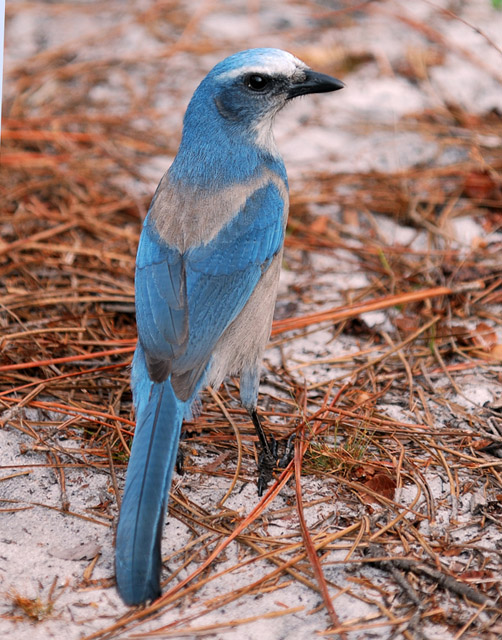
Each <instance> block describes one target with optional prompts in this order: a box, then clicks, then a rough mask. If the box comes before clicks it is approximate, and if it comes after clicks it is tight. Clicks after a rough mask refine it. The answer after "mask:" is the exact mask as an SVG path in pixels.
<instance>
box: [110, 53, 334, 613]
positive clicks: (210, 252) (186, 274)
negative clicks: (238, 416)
mask: <svg viewBox="0 0 502 640" xmlns="http://www.w3.org/2000/svg"><path fill="white" fill-rule="evenodd" d="M342 87H343V84H342V83H341V82H340V81H339V80H336V79H335V78H331V77H330V76H327V75H324V74H320V73H316V72H314V71H312V70H311V69H310V68H309V67H308V66H307V65H306V64H304V63H303V62H301V61H300V60H298V59H297V58H295V57H294V56H293V55H291V54H289V53H286V52H285V51H281V50H278V49H250V50H248V51H241V52H240V53H237V54H235V55H232V56H230V57H229V58H226V59H225V60H223V62H220V63H219V64H217V65H216V66H215V67H214V69H213V70H212V71H210V73H209V74H208V75H207V76H206V78H205V79H204V80H203V81H202V82H201V84H200V85H199V87H198V88H197V90H196V91H195V93H194V95H193V97H192V99H191V101H190V104H189V105H188V108H187V111H186V114H185V118H184V124H183V134H182V140H181V144H180V147H179V151H178V154H177V155H176V158H175V159H174V161H173V163H172V165H171V167H170V169H169V170H168V172H167V173H166V174H165V175H164V177H163V178H162V180H161V181H160V184H159V186H158V188H157V191H156V193H155V195H154V198H153V200H152V204H151V206H150V209H149V212H148V215H147V217H146V219H145V222H144V225H143V231H142V234H141V238H140V242H139V247H138V254H137V260H136V321H137V325H138V346H137V348H136V352H135V354H134V359H133V364H132V390H133V398H134V405H135V410H136V431H135V434H134V441H133V445H132V450H131V457H130V460H129V467H128V470H127V478H126V485H125V491H124V496H123V500H122V507H121V511H120V518H119V524H118V528H117V539H116V562H115V567H116V577H117V585H118V590H119V593H120V595H121V597H122V599H123V600H124V601H125V602H126V603H127V604H130V605H133V604H140V603H143V602H146V601H147V600H149V599H153V598H156V597H158V596H159V595H160V571H161V565H162V560H161V538H162V529H163V524H164V518H165V511H166V506H167V498H168V493H169V487H170V485H171V476H172V472H173V467H174V464H175V461H176V455H177V450H178V441H179V437H180V431H181V424H182V421H183V418H184V417H186V416H189V415H190V408H191V406H192V404H193V402H194V400H195V399H196V397H197V394H198V392H199V390H200V389H201V387H202V386H203V385H207V384H211V385H213V386H215V387H217V386H219V384H220V383H221V382H222V380H223V378H224V377H225V376H226V375H229V374H233V375H236V374H239V375H240V396H241V401H242V405H243V406H244V407H245V408H246V409H247V411H248V412H249V414H250V415H251V417H252V420H253V423H254V425H255V427H256V429H257V431H258V435H259V440H260V445H261V449H262V454H261V456H262V458H261V459H262V470H261V471H262V473H261V476H262V477H260V481H259V489H260V490H262V489H263V488H264V486H266V484H267V482H268V480H269V479H270V473H269V471H270V469H271V467H272V466H273V463H274V460H273V457H274V456H273V453H272V450H271V449H272V448H271V446H270V443H269V442H268V440H267V438H266V437H265V434H264V433H263V430H262V429H261V426H260V422H259V419H258V415H257V413H256V403H257V397H258V385H259V380H260V366H261V360H262V354H263V350H264V348H265V345H266V343H267V340H268V338H269V334H270V328H271V324H272V316H273V312H274V305H275V299H276V294H277V284H278V280H279V270H280V264H281V257H282V249H283V243H284V231H285V226H286V221H287V215H288V183H287V177H286V170H285V168H284V164H283V161H282V159H281V157H280V155H279V152H278V150H277V148H276V146H275V142H274V138H273V135H272V122H273V119H274V116H275V114H276V113H277V112H278V111H279V110H280V109H282V107H284V105H285V104H286V103H287V102H288V100H291V99H292V98H295V97H297V96H301V95H305V94H309V93H322V92H327V91H336V90H337V89H341V88H342Z"/></svg>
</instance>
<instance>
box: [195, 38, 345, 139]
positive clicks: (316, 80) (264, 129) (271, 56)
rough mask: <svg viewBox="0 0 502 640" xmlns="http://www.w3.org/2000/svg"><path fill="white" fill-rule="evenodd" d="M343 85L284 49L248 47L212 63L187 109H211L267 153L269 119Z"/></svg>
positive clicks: (233, 128) (270, 121) (270, 137)
mask: <svg viewBox="0 0 502 640" xmlns="http://www.w3.org/2000/svg"><path fill="white" fill-rule="evenodd" d="M343 86H344V85H343V83H342V82H341V81H340V80H337V79H336V78H332V77H331V76H328V75H325V74H323V73H317V72H316V71H313V70H312V69H310V68H309V67H308V66H307V65H306V64H305V63H304V62H302V61H301V60H299V59H298V58H296V57H295V56H293V55H292V54H291V53H288V52H286V51H282V50H280V49H248V50H246V51H240V52H239V53H236V54H234V55H232V56H230V57H228V58H226V59H225V60H223V61H222V62H220V63H219V64H217V65H216V66H215V67H214V68H213V69H212V71H210V72H209V74H208V75H207V76H206V78H205V79H204V80H203V81H202V83H201V84H200V86H199V88H198V89H197V91H196V92H195V94H194V97H193V99H192V103H194V104H192V105H191V106H192V107H202V108H203V107H204V106H205V107H206V109H207V108H208V107H209V106H210V107H213V105H214V106H215V107H216V109H217V111H218V114H219V116H220V117H221V118H222V119H223V121H224V122H225V123H227V124H228V125H229V126H230V127H231V129H232V130H233V131H234V132H235V131H236V130H240V131H241V132H242V133H244V134H246V135H247V136H249V137H251V138H252V139H253V141H254V142H255V143H257V144H258V145H259V146H261V147H263V148H264V149H267V148H268V149H269V150H270V151H271V150H272V147H273V138H272V135H271V125H272V122H273V118H274V116H275V114H276V113H277V112H278V111H280V109H282V108H283V107H284V106H285V104H286V103H287V102H288V101H289V100H291V99H292V98H296V97H297V96H301V95H306V94H309V93H324V92H327V91H336V90H337V89H341V88H342V87H343ZM207 101H209V102H212V104H211V105H208V103H207ZM197 110H199V109H197Z"/></svg>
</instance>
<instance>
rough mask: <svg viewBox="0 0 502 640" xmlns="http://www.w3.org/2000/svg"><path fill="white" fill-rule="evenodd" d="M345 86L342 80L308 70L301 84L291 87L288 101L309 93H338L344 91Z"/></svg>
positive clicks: (297, 83)
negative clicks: (340, 90) (339, 90)
mask: <svg viewBox="0 0 502 640" xmlns="http://www.w3.org/2000/svg"><path fill="white" fill-rule="evenodd" d="M344 86H345V85H344V84H343V82H342V81H341V80H337V79H336V78H332V77H331V76H328V75H326V74H325V73H318V72H317V71H312V69H307V70H306V71H305V77H304V79H303V80H301V81H300V82H295V83H294V84H292V85H291V87H290V88H289V91H288V100H291V98H296V97H297V96H304V95H306V94H307V93H326V92H327V91H338V89H343V88H344Z"/></svg>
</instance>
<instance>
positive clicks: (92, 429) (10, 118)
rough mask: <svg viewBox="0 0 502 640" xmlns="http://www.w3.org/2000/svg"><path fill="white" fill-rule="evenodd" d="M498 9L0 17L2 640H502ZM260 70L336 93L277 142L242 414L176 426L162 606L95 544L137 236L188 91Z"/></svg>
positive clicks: (121, 9) (119, 415) (242, 7)
mask: <svg viewBox="0 0 502 640" xmlns="http://www.w3.org/2000/svg"><path fill="white" fill-rule="evenodd" d="M494 5H496V2H493V3H491V2H489V0H472V1H470V2H460V1H457V0H452V1H451V2H443V1H438V2H435V3H432V2H428V1H427V0H417V1H416V2H413V3H404V2H398V1H397V0H395V1H393V0H384V1H382V2H361V3H358V4H357V6H356V4H355V3H351V2H348V1H347V2H337V3H332V2H325V3H318V4H317V3H313V2H295V1H294V0H278V2H275V3H260V2H258V1H244V0H238V1H237V2H232V3H230V2H224V1H223V0H221V1H218V0H211V1H205V2H194V1H190V0H186V1H184V2H183V1H179V0H140V1H134V2H133V1H132V0H130V1H127V2H126V1H123V2H113V1H112V2H109V3H98V2H91V1H87V2H86V1H83V2H78V3H75V2H38V3H32V2H23V1H14V0H13V1H12V2H9V3H8V6H7V19H6V62H5V82H4V102H3V116H4V121H3V128H2V185H1V188H2V207H1V214H0V215H1V218H0V232H1V240H0V274H1V278H0V349H1V352H0V353H1V358H0V410H1V413H0V511H1V514H0V517H1V527H0V636H2V637H9V638H11V639H13V640H18V639H23V640H24V639H25V638H30V640H39V639H40V640H45V639H49V638H55V639H59V638H64V639H65V640H76V639H77V638H79V639H82V638H85V639H86V640H91V639H93V640H98V639H100V640H106V639H109V638H153V637H156V638H159V637H161V638H195V637H197V638H199V637H209V638H217V639H218V640H220V639H221V640H227V639H228V640H235V639H237V638H238V639H239V640H264V639H268V638H271V639H273V640H281V639H285V638H288V639H294V640H310V639H311V638H313V637H327V638H331V637H333V638H341V639H342V640H365V639H370V638H379V639H381V638H392V639H396V640H401V639H406V640H459V639H465V640H467V639H470V640H479V639H480V638H483V639H485V638H486V639H487V640H496V639H497V638H499V639H500V638H501V637H502V601H501V595H502V586H501V576H502V90H501V82H502V50H501V48H502V11H501V10H497V9H496V8H494ZM255 46H272V47H278V48H283V49H287V50H289V51H291V52H292V53H294V54H295V55H297V56H298V57H300V58H302V59H303V60H304V61H305V62H307V63H308V64H310V65H311V66H312V67H313V68H315V69H317V70H319V71H323V72H325V73H329V74H331V75H334V76H336V77H338V78H340V79H342V80H343V81H344V82H345V83H346V88H345V89H344V90H343V91H339V92H336V93H335V94H327V95H322V96H312V97H309V98H308V99H302V100H298V101H296V102H295V103H294V104H292V105H291V106H290V107H289V108H288V109H286V110H285V111H284V112H283V113H281V114H280V115H279V116H278V118H277V123H276V137H277V142H278V146H279V148H280V150H281V152H282V153H283V155H284V159H285V163H286V166H287V169H288V173H289V179H290V187H291V208H290V218H289V228H288V234H287V239H286V251H285V256H284V265H283V272H282V276H281V285H280V292H279V298H278V302H277V309H276V316H275V322H274V328H273V334H272V338H271V342H270V345H269V348H268V349H267V351H266V354H265V359H264V372H263V380H262V385H261V390H260V401H259V402H260V409H261V414H262V415H263V417H264V424H265V427H266V429H267V431H268V432H269V433H271V434H274V436H275V437H276V438H277V439H278V440H280V441H281V442H282V441H285V440H286V439H287V438H288V437H289V436H290V435H291V434H293V433H296V439H295V446H294V459H293V461H292V462H291V464H290V465H289V467H288V468H287V469H286V470H284V471H283V472H281V471H278V472H277V474H276V482H275V483H272V484H271V485H270V487H269V489H268V491H267V492H266V494H265V495H264V496H263V497H262V498H259V497H258V495H257V491H256V480H257V473H256V444H257V443H256V437H255V435H254V432H253V429H252V425H251V423H250V421H249V419H248V417H247V415H246V414H245V412H244V411H243V410H242V408H241V406H240V404H239V402H238V380H234V379H229V380H227V381H226V383H225V384H224V385H223V386H222V388H221V389H217V390H214V391H210V390H207V391H205V392H204V393H203V396H202V403H201V412H200V415H199V416H198V417H197V418H196V419H195V420H193V421H192V422H190V423H187V424H186V425H185V438H184V441H183V443H182V448H183V451H184V454H185V464H184V467H185V471H184V474H183V475H182V476H178V475H176V476H175V479H174V483H173V487H172V492H171V501H170V507H169V517H168V519H167V523H166V527H165V532H164V539H163V547H162V549H163V554H164V560H165V561H164V573H163V596H162V598H161V599H160V600H158V601H156V602H154V603H153V604H151V605H149V606H147V607H145V608H136V609H129V608H127V607H126V606H125V605H124V604H123V603H122V602H121V600H120V598H119V596H118V595H117V592H116V590H115V585H114V569H113V543H114V530H115V524H116V520H117V515H118V501H119V499H120V494H121V491H122V489H123V483H124V478H125V471H126V466H127V459H128V454H129V447H130V444H131V440H132V434H133V429H134V415H133V411H132V404H131V393H130V387H129V364H130V362H131V358H132V353H133V351H134V346H135V340H136V327H135V319H134V283H133V278H134V261H135V252H136V247H137V243H138V238H139V233H140V229H141V219H142V217H143V216H144V215H145V212H146V210H147V209H148V205H149V201H150V199H151V197H152V195H153V192H154V190H155V187H156V184H157V182H158V181H159V179H160V177H161V176H162V174H163V173H164V171H165V170H166V169H167V168H168V166H169V164H170V162H171V161H172V158H173V157H174V154H175V153H176V149H177V146H178V144H179V140H180V134H181V126H182V116H183V112H184V110H185V108H186V105H187V102H188V100H189V98H190V96H191V94H192V92H193V91H194V89H195V87H196V86H197V84H198V82H200V80H201V79H202V78H203V77H204V75H205V74H206V73H207V72H208V71H209V70H210V68H211V67H212V66H213V65H214V64H215V63H216V62H218V61H219V60H221V59H222V58H224V57H225V56H226V55H229V54H230V53H233V52H235V51H237V50H240V49H244V48H249V47H255Z"/></svg>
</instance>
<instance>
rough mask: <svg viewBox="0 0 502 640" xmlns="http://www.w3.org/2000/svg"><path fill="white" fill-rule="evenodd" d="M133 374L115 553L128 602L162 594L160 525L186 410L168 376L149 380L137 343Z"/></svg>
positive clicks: (120, 588)
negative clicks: (130, 432) (132, 414)
mask: <svg viewBox="0 0 502 640" xmlns="http://www.w3.org/2000/svg"><path fill="white" fill-rule="evenodd" d="M132 377H133V390H134V400H135V405H136V431H135V434H134V441H133V445H132V449H131V457H130V460H129V466H128V469H127V478H126V485H125V490H124V495H123V498H122V506H121V509H120V518H119V524H118V528H117V540H116V552H115V574H116V578H117V588H118V591H119V593H120V595H121V597H122V599H123V600H124V602H125V603H126V604H129V605H135V604H141V603H143V602H145V601H147V600H151V599H155V598H157V597H158V596H159V595H160V571H161V564H162V559H161V550H160V547H161V540H162V529H163V525H164V518H165V512H166V506H167V498H168V494H169V487H170V485H171V476H172V473H173V468H174V464H175V462H176V455H177V451H178V442H179V437H180V431H181V423H182V421H183V414H184V412H185V403H184V402H182V401H180V400H179V399H178V398H177V397H176V395H175V393H174V391H173V388H172V386H171V382H170V380H169V379H168V380H166V381H165V382H162V383H152V382H151V381H150V380H149V377H148V374H147V372H146V367H145V363H144V356H143V353H142V350H141V347H139V348H138V350H137V351H136V354H135V358H134V362H133V375H132ZM135 380H136V381H137V384H136V385H135Z"/></svg>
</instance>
